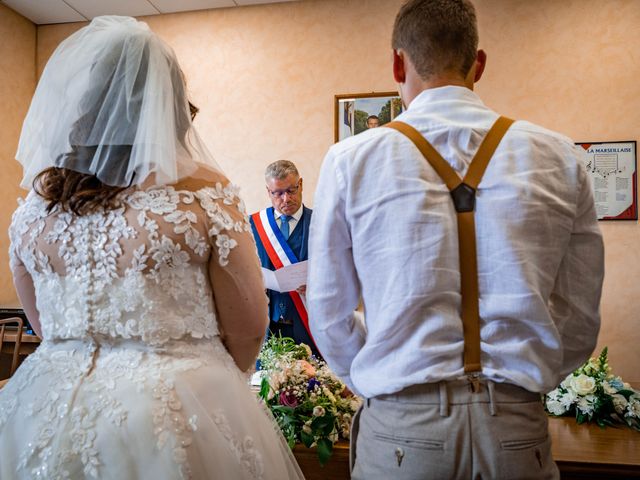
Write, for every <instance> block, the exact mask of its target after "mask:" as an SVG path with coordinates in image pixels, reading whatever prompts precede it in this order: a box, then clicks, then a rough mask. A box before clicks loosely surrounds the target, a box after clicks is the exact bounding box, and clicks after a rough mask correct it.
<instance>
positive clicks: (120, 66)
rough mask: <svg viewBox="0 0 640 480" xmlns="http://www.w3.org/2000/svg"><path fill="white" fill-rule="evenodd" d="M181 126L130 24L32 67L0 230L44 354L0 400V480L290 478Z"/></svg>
mask: <svg viewBox="0 0 640 480" xmlns="http://www.w3.org/2000/svg"><path fill="white" fill-rule="evenodd" d="M196 111H197V109H195V107H193V106H192V105H191V104H190V103H189V102H188V100H187V96H186V92H185V84H184V79H183V76H182V72H181V70H180V68H179V66H178V63H177V60H176V58H175V54H174V53H173V51H172V50H171V49H170V48H169V47H168V46H167V45H166V44H165V43H164V42H163V41H162V40H160V39H159V37H157V36H156V35H155V34H154V33H153V32H151V31H150V30H149V28H148V27H147V25H146V24H144V23H141V22H137V21H136V20H134V19H132V18H128V17H98V18H96V19H94V20H93V21H92V22H91V24H90V25H88V26H87V27H85V28H83V29H81V30H80V31H78V32H77V33H75V34H74V35H72V36H71V37H69V38H68V39H67V40H65V41H64V42H63V43H62V44H61V45H60V47H58V49H57V50H56V51H55V53H54V54H53V56H52V57H51V59H50V61H49V63H48V64H47V67H46V69H45V71H44V73H43V75H42V79H41V80H40V83H39V85H38V88H37V90H36V93H35V96H34V98H33V101H32V104H31V107H30V110H29V113H28V115H27V117H26V120H25V123H24V126H23V130H22V135H21V138H20V145H19V148H18V153H17V159H18V160H19V161H20V162H21V163H22V165H23V167H24V180H23V183H22V185H23V186H24V187H27V188H28V187H29V186H31V185H32V186H33V189H32V190H31V191H30V192H29V194H28V196H27V198H26V199H25V200H24V201H23V202H21V204H20V206H19V207H18V209H17V210H16V212H15V213H14V215H13V221H12V224H11V227H10V237H11V252H10V258H11V267H12V271H13V274H14V279H15V285H16V289H17V291H18V295H19V297H20V300H21V301H22V304H23V306H24V309H25V312H26V313H27V316H28V318H29V320H30V321H31V324H32V325H33V327H34V329H35V330H36V332H37V333H38V335H39V336H40V337H42V339H43V342H42V344H41V346H40V347H39V348H38V350H37V351H36V352H35V353H34V354H32V355H31V356H29V357H28V358H27V359H26V360H25V362H24V363H23V364H22V366H21V367H20V368H19V369H18V371H17V372H16V374H15V375H14V376H13V377H12V378H11V380H10V381H9V383H8V384H7V385H6V386H5V387H4V388H3V389H2V390H0V452H2V460H1V461H0V478H2V479H7V480H9V479H16V478H17V479H27V478H29V479H31V478H43V479H47V480H50V479H74V480H75V479H81V478H96V479H118V480H122V479H131V480H133V479H154V480H161V479H176V478H194V479H214V478H220V479H232V480H235V479H245V478H264V479H287V478H302V474H301V472H300V470H299V468H298V466H297V464H296V463H295V459H294V458H293V456H292V454H291V452H290V451H289V449H288V447H287V445H286V443H285V442H284V439H283V438H282V436H281V435H280V433H279V431H278V430H277V427H276V426H275V425H274V423H273V421H272V420H271V419H270V418H269V416H268V415H267V413H266V412H265V411H264V410H263V409H262V407H260V405H259V404H258V403H257V401H256V400H255V398H254V396H253V395H252V394H251V392H250V390H249V388H248V386H247V382H246V378H245V375H244V374H243V373H242V372H243V371H246V370H247V369H248V368H249V367H250V366H251V365H252V364H253V363H254V361H255V357H256V355H257V352H258V349H259V347H260V344H261V341H262V335H263V333H264V332H265V329H266V326H267V320H268V319H267V306H266V297H265V295H264V287H263V285H262V279H261V276H260V268H259V264H258V260H257V256H256V253H255V245H254V243H253V240H252V236H251V232H250V228H249V226H248V223H247V221H246V216H245V212H244V206H243V203H242V200H241V199H240V197H239V196H238V191H237V189H236V188H235V187H234V186H233V185H231V184H229V182H228V180H227V179H226V178H225V177H224V175H223V174H222V173H221V172H220V169H219V168H217V167H216V164H215V162H214V161H213V159H212V158H211V156H210V154H209V153H208V151H207V150H206V148H205V147H204V145H203V143H202V142H201V140H200V139H199V137H198V135H197V133H196V131H195V129H194V128H193V125H192V122H191V121H192V117H191V114H195V112H196Z"/></svg>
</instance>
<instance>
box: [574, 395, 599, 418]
mask: <svg viewBox="0 0 640 480" xmlns="http://www.w3.org/2000/svg"><path fill="white" fill-rule="evenodd" d="M595 401H596V397H595V396H593V395H587V396H585V397H582V398H581V399H580V400H578V410H580V411H581V412H582V413H583V414H585V415H592V414H593V410H594V403H595Z"/></svg>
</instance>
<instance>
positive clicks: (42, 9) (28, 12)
mask: <svg viewBox="0 0 640 480" xmlns="http://www.w3.org/2000/svg"><path fill="white" fill-rule="evenodd" d="M295 1H297V0H0V3H3V4H5V5H6V6H7V7H9V8H11V9H12V10H15V11H16V12H18V13H19V14H21V15H23V16H25V17H27V18H28V19H29V20H31V21H32V22H33V23H35V24H37V25H46V24H49V23H68V22H82V21H86V20H91V19H92V18H93V17H97V16H99V15H129V16H132V17H138V16H143V15H156V14H159V13H173V12H187V11H192V10H205V9H209V8H224V7H237V6H241V5H255V4H259V3H280V2H295Z"/></svg>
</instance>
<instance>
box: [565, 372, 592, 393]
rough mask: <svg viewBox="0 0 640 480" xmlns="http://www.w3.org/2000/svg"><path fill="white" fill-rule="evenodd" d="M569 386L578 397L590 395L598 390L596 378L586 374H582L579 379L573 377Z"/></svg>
mask: <svg viewBox="0 0 640 480" xmlns="http://www.w3.org/2000/svg"><path fill="white" fill-rule="evenodd" d="M569 384H570V386H571V388H572V389H573V390H574V391H575V392H576V393H577V394H578V395H589V394H590V393H593V392H594V391H595V389H596V380H595V378H593V377H590V376H588V375H585V374H580V375H578V376H577V377H571V380H570V382H569Z"/></svg>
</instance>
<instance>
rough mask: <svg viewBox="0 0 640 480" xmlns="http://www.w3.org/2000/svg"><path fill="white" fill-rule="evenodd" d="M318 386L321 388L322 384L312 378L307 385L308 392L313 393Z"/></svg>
mask: <svg viewBox="0 0 640 480" xmlns="http://www.w3.org/2000/svg"><path fill="white" fill-rule="evenodd" d="M316 386H318V387H319V386H320V382H319V381H318V380H317V379H315V378H312V379H311V380H309V383H308V384H307V392H312V391H313V389H314V388H316Z"/></svg>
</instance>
